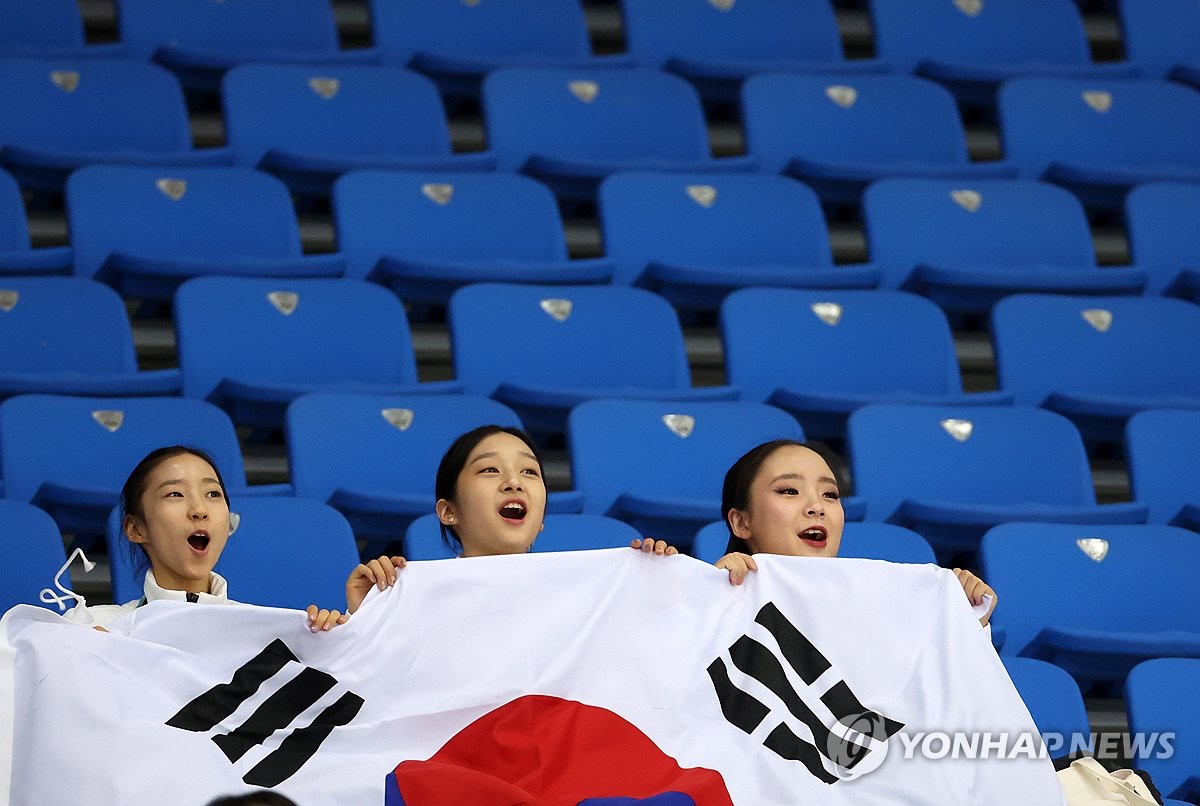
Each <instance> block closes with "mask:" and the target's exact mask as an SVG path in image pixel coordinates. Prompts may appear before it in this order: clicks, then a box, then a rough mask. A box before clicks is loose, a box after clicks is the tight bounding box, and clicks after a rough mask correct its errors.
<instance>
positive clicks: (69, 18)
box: [0, 0, 119, 56]
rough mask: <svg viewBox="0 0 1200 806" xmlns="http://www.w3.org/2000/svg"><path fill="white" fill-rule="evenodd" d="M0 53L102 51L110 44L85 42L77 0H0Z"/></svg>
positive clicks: (81, 53) (42, 53)
mask: <svg viewBox="0 0 1200 806" xmlns="http://www.w3.org/2000/svg"><path fill="white" fill-rule="evenodd" d="M0 19H2V20H4V26H3V28H0V54H3V55H4V56H85V55H87V56H90V55H105V54H109V53H111V52H112V51H114V50H118V49H119V46H117V47H116V48H114V47H113V46H111V45H86V44H85V43H84V36H83V14H82V13H81V12H80V8H79V0H38V2H36V3H30V2H28V0H3V1H2V2H0Z"/></svg>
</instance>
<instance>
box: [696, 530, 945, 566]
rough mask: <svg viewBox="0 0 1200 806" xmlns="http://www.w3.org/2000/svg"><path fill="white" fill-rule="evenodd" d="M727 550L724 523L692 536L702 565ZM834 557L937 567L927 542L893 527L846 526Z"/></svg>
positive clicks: (727, 542)
mask: <svg viewBox="0 0 1200 806" xmlns="http://www.w3.org/2000/svg"><path fill="white" fill-rule="evenodd" d="M728 547H729V527H728V526H727V525H726V524H725V521H714V522H713V523H710V524H708V525H707V526H705V527H703V528H702V529H700V531H698V532H697V533H696V539H695V541H693V543H692V552H691V553H692V556H693V557H696V558H697V559H700V560H703V561H704V562H706V563H715V562H716V561H717V560H719V559H721V558H722V557H724V556H725V554H726V553H727V552H726V551H725V549H726V548H728ZM838 556H839V557H849V558H852V559H854V558H857V559H862V560H883V561H885V562H890V563H918V564H920V563H935V564H936V563H937V558H936V557H935V556H934V553H933V548H932V547H931V546H930V545H929V541H928V540H926V539H925V538H923V537H921V536H920V535H919V534H917V533H916V532H914V531H913V530H911V529H906V528H905V527H903V526H897V525H896V524H894V523H865V522H859V521H855V522H852V523H847V524H846V526H845V529H844V530H843V532H842V543H841V546H840V547H839V548H838Z"/></svg>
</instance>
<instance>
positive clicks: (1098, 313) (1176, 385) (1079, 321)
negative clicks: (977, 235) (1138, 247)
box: [992, 294, 1200, 406]
mask: <svg viewBox="0 0 1200 806" xmlns="http://www.w3.org/2000/svg"><path fill="white" fill-rule="evenodd" d="M992 342H993V344H994V347H995V353H996V374H997V376H998V378H999V383H1000V388H1001V389H1004V390H1006V391H1010V392H1012V393H1013V395H1014V396H1015V397H1016V401H1017V402H1018V403H1023V404H1026V405H1030V406H1037V405H1040V404H1041V403H1042V401H1043V400H1045V398H1046V397H1047V396H1048V395H1050V394H1052V393H1055V392H1062V393H1067V394H1076V395H1082V396H1097V395H1100V396H1104V395H1107V396H1110V397H1126V396H1127V397H1132V398H1152V397H1153V396H1155V395H1164V396H1169V395H1181V396H1190V397H1195V398H1200V350H1197V349H1196V345H1197V344H1200V308H1197V307H1196V306H1195V305H1192V304H1190V303H1188V302H1184V301H1183V300H1178V299H1170V298H1166V297H1068V296H1056V295H1048V294H1017V295H1014V296H1011V297H1006V298H1005V299H1003V300H1001V301H1000V302H999V303H997V304H996V307H995V308H994V309H993V310H992Z"/></svg>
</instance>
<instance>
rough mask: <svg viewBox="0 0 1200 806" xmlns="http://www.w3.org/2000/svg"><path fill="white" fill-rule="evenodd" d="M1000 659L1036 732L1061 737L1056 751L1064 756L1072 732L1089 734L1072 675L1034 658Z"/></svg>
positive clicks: (1085, 713)
mask: <svg viewBox="0 0 1200 806" xmlns="http://www.w3.org/2000/svg"><path fill="white" fill-rule="evenodd" d="M1005 604H1006V605H1007V602H1006V603H1005ZM1003 661H1004V668H1005V669H1006V670H1007V671H1008V676H1009V677H1010V678H1012V681H1013V685H1014V686H1016V687H1017V693H1018V694H1020V695H1021V699H1022V700H1024V701H1025V707H1026V708H1028V709H1029V715H1030V716H1032V717H1033V724H1035V725H1036V726H1037V729H1038V731H1039V732H1040V733H1041V734H1042V735H1043V736H1045V735H1046V734H1049V733H1053V734H1058V735H1059V736H1061V737H1063V740H1064V742H1065V744H1064V745H1063V747H1062V749H1061V750H1060V751H1059V753H1060V754H1062V755H1066V753H1067V750H1068V749H1069V748H1070V746H1071V745H1070V743H1071V741H1072V736H1073V735H1079V736H1088V735H1089V734H1090V733H1091V724H1090V723H1089V722H1088V714H1087V705H1086V704H1085V703H1084V701H1083V693H1082V692H1081V691H1080V690H1079V684H1078V683H1076V682H1075V678H1073V677H1071V675H1070V674H1068V673H1067V672H1066V671H1065V670H1063V669H1061V668H1060V667H1058V666H1055V665H1054V664H1053V663H1047V662H1046V661H1044V660H1037V659H1036V658H1016V657H1005V658H1003Z"/></svg>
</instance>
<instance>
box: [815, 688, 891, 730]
mask: <svg viewBox="0 0 1200 806" xmlns="http://www.w3.org/2000/svg"><path fill="white" fill-rule="evenodd" d="M821 702H823V703H825V705H826V706H827V707H828V708H829V710H830V711H832V712H833V714H834V716H836V717H837V718H838V722H841V723H842V724H843V725H845V726H846V727H856V726H857V725H861V724H862V722H863V720H864V719H866V720H869V722H870V724H871V725H874V726H879V725H882V726H883V730H882V731H879V730H878V727H876V731H877V732H879V733H883V734H884V735H883V736H875V737H874V738H876V739H879V740H881V741H886V740H887V739H890V738H892V737H893V736H895V735H896V734H897V733H899V732H900V729H901V728H903V727H904V723H903V722H897V721H896V720H894V719H888V718H887V717H886V716H883V715H882V714H878V713H876V712H875V711H872V710H870V709H869V708H866V707H864V706H863V704H862V703H861V702H859V701H858V697H856V696H855V694H854V692H853V691H851V690H850V687H849V686H848V685H846V681H845V680H839V681H837V682H836V683H834V684H833V685H832V686H831V687H830V688H829V691H826V692H825V693H824V694H822V695H821ZM856 715H857V716H856Z"/></svg>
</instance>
